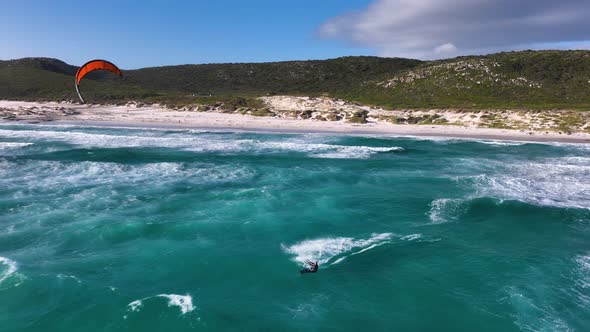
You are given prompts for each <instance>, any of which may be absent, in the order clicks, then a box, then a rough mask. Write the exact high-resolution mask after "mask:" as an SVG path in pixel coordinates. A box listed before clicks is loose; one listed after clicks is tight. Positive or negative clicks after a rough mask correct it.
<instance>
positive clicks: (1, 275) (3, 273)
mask: <svg viewBox="0 0 590 332" xmlns="http://www.w3.org/2000/svg"><path fill="white" fill-rule="evenodd" d="M16 271H17V265H16V262H15V261H13V260H10V259H8V258H6V257H1V256H0V285H2V283H3V282H4V281H5V280H8V278H10V277H11V276H13V275H14V274H15V273H16Z"/></svg>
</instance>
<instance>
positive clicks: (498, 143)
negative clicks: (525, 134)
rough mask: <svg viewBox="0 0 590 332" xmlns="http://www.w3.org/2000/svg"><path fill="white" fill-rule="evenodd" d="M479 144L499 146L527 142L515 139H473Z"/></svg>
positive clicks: (517, 144)
mask: <svg viewBox="0 0 590 332" xmlns="http://www.w3.org/2000/svg"><path fill="white" fill-rule="evenodd" d="M475 142H477V143H481V144H487V145H499V146H520V145H525V144H528V142H515V141H488V140H477V141H475Z"/></svg>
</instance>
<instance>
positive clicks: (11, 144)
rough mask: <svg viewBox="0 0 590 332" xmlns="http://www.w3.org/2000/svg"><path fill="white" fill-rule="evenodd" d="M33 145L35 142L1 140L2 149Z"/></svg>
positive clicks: (0, 148)
mask: <svg viewBox="0 0 590 332" xmlns="http://www.w3.org/2000/svg"><path fill="white" fill-rule="evenodd" d="M30 145H33V143H19V142H0V150H5V149H18V148H24V147H26V146H30Z"/></svg>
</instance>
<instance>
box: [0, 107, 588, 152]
mask: <svg viewBox="0 0 590 332" xmlns="http://www.w3.org/2000/svg"><path fill="white" fill-rule="evenodd" d="M7 106H9V107H7ZM0 108H4V109H9V110H11V111H13V112H19V113H18V114H23V115H22V116H21V117H18V118H16V119H11V120H0V123H1V124H3V125H10V124H23V125H24V124H41V125H70V126H97V127H131V128H146V129H147V128H158V129H162V128H164V129H195V130H207V131H220V132H236V131H239V132H262V133H276V134H279V133H285V134H288V133H293V134H306V133H308V134H335V135H351V136H364V135H375V136H407V137H418V138H429V137H431V138H450V139H452V138H456V139H474V140H477V139H480V140H498V141H519V142H541V143H551V142H555V143H583V144H588V143H590V134H588V133H572V134H569V135H568V134H559V133H557V132H546V131H544V132H540V131H531V130H527V131H525V130H513V129H497V128H477V127H466V126H456V125H427V124H420V125H418V124H392V123H385V122H381V121H370V122H369V123H367V124H355V123H349V122H345V121H317V120H311V119H286V118H276V117H257V116H252V115H242V114H232V113H220V112H191V111H178V110H170V109H166V108H163V107H160V106H148V107H133V106H109V105H89V106H86V105H77V104H66V103H57V102H50V103H35V102H14V101H10V102H8V101H0ZM35 112H42V114H43V116H39V115H38V114H37V113H35ZM31 114H32V115H31Z"/></svg>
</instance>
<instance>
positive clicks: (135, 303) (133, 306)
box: [127, 300, 143, 311]
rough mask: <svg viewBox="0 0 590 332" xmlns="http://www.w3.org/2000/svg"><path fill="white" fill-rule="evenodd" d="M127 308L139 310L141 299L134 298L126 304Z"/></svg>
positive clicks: (141, 304) (141, 303)
mask: <svg viewBox="0 0 590 332" xmlns="http://www.w3.org/2000/svg"><path fill="white" fill-rule="evenodd" d="M127 306H128V307H129V310H131V311H139V309H140V308H141V306H143V300H135V301H133V302H131V303H129V304H128V305H127Z"/></svg>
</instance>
